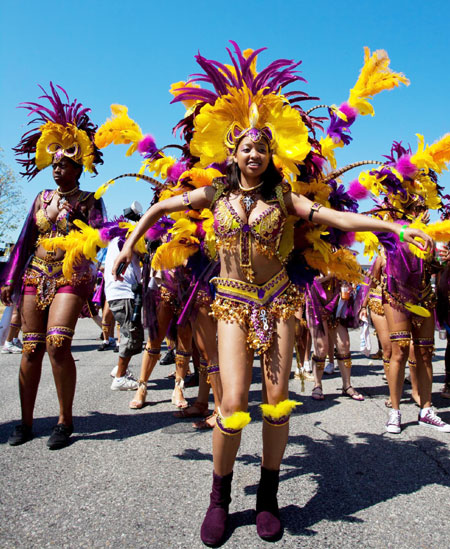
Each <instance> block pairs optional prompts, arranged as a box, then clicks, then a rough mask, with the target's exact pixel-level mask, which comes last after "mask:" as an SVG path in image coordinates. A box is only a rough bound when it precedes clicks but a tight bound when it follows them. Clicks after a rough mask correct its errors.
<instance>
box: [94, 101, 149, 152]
mask: <svg viewBox="0 0 450 549" xmlns="http://www.w3.org/2000/svg"><path fill="white" fill-rule="evenodd" d="M111 113H112V116H111V118H109V119H108V120H107V121H106V122H105V123H104V124H103V125H102V126H100V128H99V129H98V130H97V132H96V133H95V144H96V145H97V147H98V148H99V149H104V148H105V147H107V146H108V145H111V143H114V145H121V144H125V145H127V144H129V143H131V147H130V148H129V149H128V151H127V153H126V154H127V156H130V155H131V154H133V153H134V152H135V151H136V148H137V144H138V143H139V141H140V140H141V139H142V138H143V137H144V135H143V133H142V130H141V128H140V127H139V126H138V124H136V122H135V121H134V120H132V119H131V118H130V117H129V116H128V109H127V107H125V106H124V105H111Z"/></svg>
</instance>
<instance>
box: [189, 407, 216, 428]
mask: <svg viewBox="0 0 450 549" xmlns="http://www.w3.org/2000/svg"><path fill="white" fill-rule="evenodd" d="M216 416H217V412H216V410H214V412H213V413H212V414H211V415H210V416H208V417H207V418H205V419H202V420H201V421H196V422H195V423H193V424H192V427H194V429H197V430H198V431H204V430H208V429H214V427H215V426H216Z"/></svg>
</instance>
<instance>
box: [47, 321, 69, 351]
mask: <svg viewBox="0 0 450 549" xmlns="http://www.w3.org/2000/svg"><path fill="white" fill-rule="evenodd" d="M74 333H75V330H72V328H67V327H66V326H52V327H51V328H49V329H48V330H47V337H46V338H45V339H46V340H47V343H48V344H49V345H53V346H54V347H62V345H63V343H64V340H65V339H68V340H69V341H71V340H72V338H73V334H74Z"/></svg>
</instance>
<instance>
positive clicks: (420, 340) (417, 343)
mask: <svg viewBox="0 0 450 549" xmlns="http://www.w3.org/2000/svg"><path fill="white" fill-rule="evenodd" d="M413 343H414V347H422V348H428V349H432V350H434V337H415V338H413Z"/></svg>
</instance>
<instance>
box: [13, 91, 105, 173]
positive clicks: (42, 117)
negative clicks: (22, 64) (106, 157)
mask: <svg viewBox="0 0 450 549" xmlns="http://www.w3.org/2000/svg"><path fill="white" fill-rule="evenodd" d="M39 87H40V88H41V90H42V91H43V93H44V95H42V96H40V97H39V99H46V100H47V101H48V102H49V103H50V106H49V107H46V106H44V105H41V104H39V103H21V104H20V107H21V108H24V109H27V110H28V111H30V112H29V114H28V116H31V115H36V117H35V118H33V120H31V122H29V125H32V126H34V128H33V129H31V130H29V131H28V132H26V133H25V134H24V135H23V137H22V139H21V140H20V143H19V144H18V145H17V147H15V148H14V151H15V153H16V155H17V156H18V157H19V158H18V162H19V164H21V165H22V166H23V168H24V170H25V171H24V172H22V175H24V176H25V177H27V178H28V179H29V180H31V179H33V177H35V175H36V174H37V173H38V172H39V171H40V170H42V169H44V168H46V167H47V166H50V164H51V163H52V162H53V161H54V160H60V159H61V158H63V157H67V158H70V159H71V160H73V161H74V162H76V163H77V164H81V165H83V166H84V167H85V169H86V170H87V171H89V172H91V173H94V174H96V173H97V171H96V169H95V165H96V164H102V163H103V161H102V154H101V152H100V151H99V149H98V148H97V146H96V145H95V143H94V135H95V130H96V129H97V126H95V125H94V124H93V123H92V122H91V120H90V119H89V116H88V113H89V112H90V109H87V108H84V107H83V105H82V104H81V103H78V102H77V100H76V99H74V100H73V101H72V102H70V100H69V96H68V95H67V93H66V91H65V90H64V89H63V88H61V86H56V88H58V89H59V90H61V91H62V93H63V94H64V96H65V99H66V102H64V100H63V99H62V98H61V96H60V94H59V93H58V91H57V90H56V89H55V86H53V83H52V82H50V89H51V93H46V91H45V90H44V88H42V87H41V86H39Z"/></svg>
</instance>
